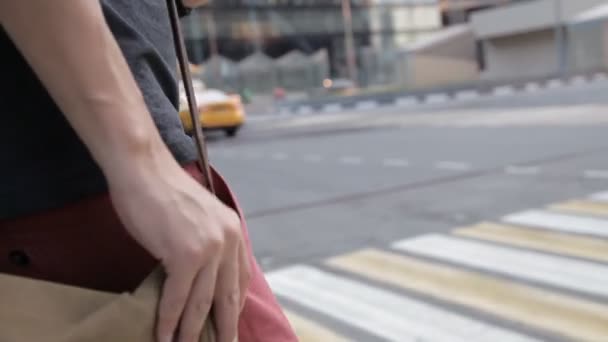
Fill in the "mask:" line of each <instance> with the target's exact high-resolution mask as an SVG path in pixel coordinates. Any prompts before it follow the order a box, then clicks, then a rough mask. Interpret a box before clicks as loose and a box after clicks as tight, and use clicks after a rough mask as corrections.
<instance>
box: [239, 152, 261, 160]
mask: <svg viewBox="0 0 608 342" xmlns="http://www.w3.org/2000/svg"><path fill="white" fill-rule="evenodd" d="M261 157H262V154H261V153H260V152H254V151H249V152H246V153H244V154H243V158H244V159H249V160H251V159H260V158H261Z"/></svg>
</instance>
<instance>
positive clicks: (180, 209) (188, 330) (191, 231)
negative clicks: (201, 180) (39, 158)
mask: <svg viewBox="0 0 608 342" xmlns="http://www.w3.org/2000/svg"><path fill="white" fill-rule="evenodd" d="M167 165H171V164H170V163H169V164H167V163H162V164H160V165H158V167H156V166H154V165H149V166H148V169H147V170H140V171H139V172H137V173H136V174H134V176H135V177H134V178H132V179H129V177H128V176H127V177H125V174H121V177H120V178H119V179H118V180H117V182H116V183H111V195H112V199H113V201H114V204H115V206H116V208H117V211H118V213H119V215H120V217H121V219H122V222H123V223H124V224H125V225H126V227H127V229H128V230H129V232H130V233H131V235H132V236H134V237H135V239H136V240H137V241H138V242H139V243H140V244H142V245H143V246H144V247H145V248H146V249H147V250H148V251H149V252H150V253H152V254H153V255H154V256H155V257H157V258H158V259H160V260H161V261H162V263H163V265H164V266H165V270H166V272H167V275H168V278H167V280H166V282H165V285H164V288H163V295H162V299H161V303H160V309H159V310H160V311H159V315H158V323H157V335H158V338H159V341H160V342H171V341H173V339H172V336H174V335H175V336H176V337H177V334H176V332H177V331H179V339H175V341H179V342H195V341H198V340H199V337H200V333H201V329H202V327H203V324H204V322H205V319H206V318H207V316H208V312H209V309H210V307H211V306H212V305H213V309H214V320H215V323H216V325H217V328H218V336H217V337H218V341H219V342H232V341H233V340H234V338H235V337H236V331H237V327H238V316H239V314H240V311H241V308H242V304H243V301H244V298H245V291H246V286H247V285H248V281H249V264H248V260H247V257H246V254H245V251H246V249H245V245H244V242H243V239H242V236H241V228H240V227H241V226H240V220H239V217H238V216H237V215H236V214H235V212H234V211H232V210H231V209H230V208H228V207H226V206H224V205H223V204H222V203H221V202H219V201H218V200H217V199H216V198H215V197H214V196H213V195H212V194H211V193H209V192H208V191H206V190H204V189H203V188H202V186H201V185H199V184H198V183H196V181H195V180H193V179H192V178H191V177H190V176H189V175H187V174H186V173H185V172H184V171H183V170H182V169H181V168H179V167H178V168H177V169H174V168H172V167H167ZM178 324H179V329H176V328H178Z"/></svg>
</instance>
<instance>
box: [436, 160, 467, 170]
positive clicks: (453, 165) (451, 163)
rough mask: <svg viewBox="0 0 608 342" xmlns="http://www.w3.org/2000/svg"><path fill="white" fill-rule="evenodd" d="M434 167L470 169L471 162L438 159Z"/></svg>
mask: <svg viewBox="0 0 608 342" xmlns="http://www.w3.org/2000/svg"><path fill="white" fill-rule="evenodd" d="M435 167H436V168H438V169H442V170H452V171H466V170H470V169H471V164H469V163H463V162H455V161H439V162H436V163H435Z"/></svg>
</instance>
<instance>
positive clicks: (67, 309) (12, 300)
mask: <svg viewBox="0 0 608 342" xmlns="http://www.w3.org/2000/svg"><path fill="white" fill-rule="evenodd" d="M167 3H168V7H169V16H170V19H171V27H172V31H173V35H174V40H175V47H176V52H177V56H178V59H179V62H180V69H181V72H182V78H183V81H184V85H185V89H186V93H187V96H188V103H189V107H190V114H191V115H192V122H195V123H197V124H198V127H197V129H196V130H195V133H196V134H195V138H196V143H197V148H198V153H199V161H200V163H201V170H202V172H203V176H204V178H205V180H206V184H209V185H212V184H213V182H212V181H211V177H212V176H211V171H210V167H209V163H208V160H207V153H206V150H205V145H204V140H203V136H202V131H201V129H200V123H199V121H198V120H196V108H197V106H196V101H195V98H194V94H193V91H192V84H191V79H190V74H189V70H188V65H187V61H186V54H185V47H184V43H183V38H182V35H181V31H180V27H179V19H178V13H177V8H176V5H175V3H174V2H173V0H167ZM211 190H212V191H213V189H211ZM163 279H164V275H163V272H162V270H161V269H160V267H159V268H158V269H157V270H156V271H154V272H153V273H152V274H151V275H150V276H149V277H148V278H147V279H145V280H144V281H143V283H142V284H141V285H140V286H139V288H138V289H137V290H136V291H135V292H133V293H123V294H115V293H109V292H102V291H97V290H91V289H86V288H80V287H74V286H68V285H63V284H59V283H52V282H47V281H41V280H34V279H31V278H24V277H19V276H13V275H7V274H0V342H38V341H44V342H122V341H125V342H153V341H155V334H154V333H155V323H156V315H157V307H158V303H159V300H160V291H161V287H162V284H163ZM211 322H212V320H211V319H208V320H207V322H206V324H205V328H204V330H203V333H202V336H201V339H200V341H201V342H213V341H215V338H214V333H213V325H212V323H211Z"/></svg>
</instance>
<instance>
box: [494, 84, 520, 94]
mask: <svg viewBox="0 0 608 342" xmlns="http://www.w3.org/2000/svg"><path fill="white" fill-rule="evenodd" d="M514 93H515V89H513V87H512V86H509V85H507V86H500V87H496V88H494V89H493V90H492V94H493V95H494V96H509V95H513V94H514Z"/></svg>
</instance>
